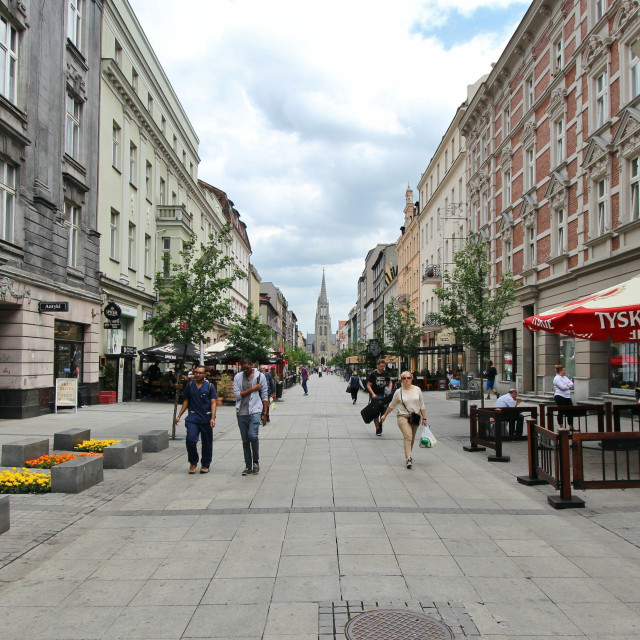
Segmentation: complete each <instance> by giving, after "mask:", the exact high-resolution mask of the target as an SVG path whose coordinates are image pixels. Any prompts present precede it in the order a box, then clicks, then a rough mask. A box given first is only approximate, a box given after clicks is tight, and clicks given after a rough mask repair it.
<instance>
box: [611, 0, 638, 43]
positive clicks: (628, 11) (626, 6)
mask: <svg viewBox="0 0 640 640" xmlns="http://www.w3.org/2000/svg"><path fill="white" fill-rule="evenodd" d="M639 9H640V0H624V2H623V3H622V6H621V7H620V10H619V11H618V14H617V15H616V19H615V20H614V28H613V31H614V33H615V34H616V36H618V37H619V35H620V34H622V33H624V31H625V29H626V28H627V25H629V23H630V22H631V21H632V20H633V21H634V22H635V21H636V20H637V18H638V16H637V14H638V10H639Z"/></svg>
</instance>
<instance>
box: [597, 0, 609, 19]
mask: <svg viewBox="0 0 640 640" xmlns="http://www.w3.org/2000/svg"><path fill="white" fill-rule="evenodd" d="M595 3H596V4H595V7H596V11H595V14H596V22H597V21H598V20H600V18H602V16H604V14H605V12H606V10H607V0H595Z"/></svg>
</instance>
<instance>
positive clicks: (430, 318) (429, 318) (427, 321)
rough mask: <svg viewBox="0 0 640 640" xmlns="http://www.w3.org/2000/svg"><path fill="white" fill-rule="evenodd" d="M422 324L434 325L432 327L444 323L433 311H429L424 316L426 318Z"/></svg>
mask: <svg viewBox="0 0 640 640" xmlns="http://www.w3.org/2000/svg"><path fill="white" fill-rule="evenodd" d="M422 326H423V327H432V328H434V329H435V328H436V327H441V326H442V325H441V324H440V322H438V321H437V320H436V318H435V316H434V315H433V314H432V313H427V314H425V316H424V320H423V322H422Z"/></svg>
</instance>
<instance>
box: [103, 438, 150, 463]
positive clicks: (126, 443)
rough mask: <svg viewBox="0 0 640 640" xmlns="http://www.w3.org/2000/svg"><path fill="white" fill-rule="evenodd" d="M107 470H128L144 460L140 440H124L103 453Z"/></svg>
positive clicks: (105, 449) (106, 448) (107, 448)
mask: <svg viewBox="0 0 640 640" xmlns="http://www.w3.org/2000/svg"><path fill="white" fill-rule="evenodd" d="M102 455H103V456H104V468H105V469H127V468H128V467H132V466H133V465H134V464H136V463H138V462H140V460H142V442H140V440H122V441H121V442H116V444H112V445H111V446H109V447H105V448H104V449H103V451H102Z"/></svg>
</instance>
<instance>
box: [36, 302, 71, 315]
mask: <svg viewBox="0 0 640 640" xmlns="http://www.w3.org/2000/svg"><path fill="white" fill-rule="evenodd" d="M38 311H39V312H40V313H42V312H43V311H69V303H68V302H38Z"/></svg>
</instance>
